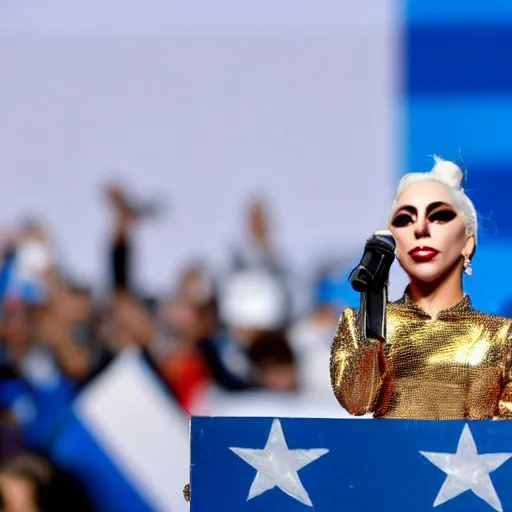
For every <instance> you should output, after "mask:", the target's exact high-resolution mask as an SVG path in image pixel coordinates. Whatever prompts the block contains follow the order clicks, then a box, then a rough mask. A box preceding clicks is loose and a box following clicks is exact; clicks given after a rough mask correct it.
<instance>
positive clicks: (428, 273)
mask: <svg viewBox="0 0 512 512" xmlns="http://www.w3.org/2000/svg"><path fill="white" fill-rule="evenodd" d="M406 272H407V275H408V276H409V279H410V280H411V282H417V283H418V284H421V283H425V284H429V283H434V282H436V281H439V279H441V278H442V277H443V276H444V274H445V273H444V272H442V271H441V270H440V269H433V268H421V269H418V268H416V269H411V270H406Z"/></svg>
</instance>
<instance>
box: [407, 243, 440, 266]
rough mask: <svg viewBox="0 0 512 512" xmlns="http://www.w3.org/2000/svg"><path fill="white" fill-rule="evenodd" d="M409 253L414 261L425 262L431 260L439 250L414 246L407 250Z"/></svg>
mask: <svg viewBox="0 0 512 512" xmlns="http://www.w3.org/2000/svg"><path fill="white" fill-rule="evenodd" d="M409 254H410V255H411V257H412V259H413V260H414V261H415V262H416V263H426V262H428V261H432V260H433V259H434V258H435V257H436V256H437V255H438V254H439V251H438V250H437V249H433V248H432V247H415V248H414V249H413V250H412V251H409Z"/></svg>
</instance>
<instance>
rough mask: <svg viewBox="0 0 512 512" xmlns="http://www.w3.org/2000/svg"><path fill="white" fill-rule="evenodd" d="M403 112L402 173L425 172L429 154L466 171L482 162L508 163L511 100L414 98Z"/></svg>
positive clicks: (511, 153)
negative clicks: (463, 166) (456, 163)
mask: <svg viewBox="0 0 512 512" xmlns="http://www.w3.org/2000/svg"><path fill="white" fill-rule="evenodd" d="M405 112H406V116H405V117H406V123H407V126H406V138H407V141H406V144H405V148H406V151H407V158H406V168H405V169H404V172H411V171H425V170H428V169H429V168H430V166H431V165H432V159H431V158H428V155H431V154H432V153H436V154H439V155H440V156H442V157H443V158H446V159H449V160H462V161H463V162H464V163H465V164H466V166H467V167H468V169H469V170H470V172H472V171H471V170H472V168H473V166H475V165H478V164H479V163H482V162H484V163H485V164H495V163H500V162H503V161H510V162H512V143H511V138H510V134H511V133H512V97H511V98H510V99H509V100H507V101H500V100H492V99H486V100H481V99H475V100H453V101H452V100H442V99H427V98H421V99H420V98H417V99H413V100H411V101H409V102H408V104H407V108H406V110H405Z"/></svg>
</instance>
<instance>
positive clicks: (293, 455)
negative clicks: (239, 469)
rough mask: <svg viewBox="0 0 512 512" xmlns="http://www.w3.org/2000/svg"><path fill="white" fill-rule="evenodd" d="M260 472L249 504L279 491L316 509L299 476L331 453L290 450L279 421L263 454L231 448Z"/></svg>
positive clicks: (254, 481) (254, 483)
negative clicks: (302, 470) (266, 492)
mask: <svg viewBox="0 0 512 512" xmlns="http://www.w3.org/2000/svg"><path fill="white" fill-rule="evenodd" d="M229 449H230V450H231V451H233V452H234V453H236V454H237V455H238V456H239V457H240V458H241V459H243V460H244V461H245V462H247V464H249V465H251V466H252V467H253V468H254V469H256V470H257V471H258V472H257V473H256V476H255V478H254V480H253V482H252V485H251V488H250V490H249V495H248V497H247V501H249V500H250V499H252V498H255V497H256V496H259V495H260V494H263V493H264V492H265V491H268V490H270V489H273V488H274V487H279V489H281V490H282V491H284V492H285V493H286V494H288V496H291V497H292V498H295V499H296V500H298V501H300V502H301V503H304V504H305V505H309V506H310V507H312V506H313V503H312V502H311V499H310V498H309V495H308V493H307V491H306V489H304V486H303V485H302V482H301V481H300V478H299V475H298V474H297V472H298V471H299V470H300V469H302V468H303V467H305V466H307V465H308V464H311V462H313V461H315V460H317V459H319V458H320V457H322V455H325V454H326V453H328V452H329V450H326V449H323V448H318V449H313V450H290V449H288V445H287V444H286V439H285V438H284V434H283V427H282V426H281V422H280V421H279V420H278V419H275V420H274V421H273V422H272V427H271V429H270V433H269V436H268V439H267V444H266V445H265V448H263V450H260V449H251V448H231V447H230V448H229Z"/></svg>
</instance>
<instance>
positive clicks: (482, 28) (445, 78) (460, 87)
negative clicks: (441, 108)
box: [405, 22, 512, 97]
mask: <svg viewBox="0 0 512 512" xmlns="http://www.w3.org/2000/svg"><path fill="white" fill-rule="evenodd" d="M405 38H406V41H405V45H406V62H405V66H406V84H405V87H406V94H409V95H412V96H418V95H420V96H425V95H426V96H429V95H430V96H443V97H446V96H457V97H460V96H462V95H465V96H468V95H470V96H475V95H491V94H492V95H501V96H506V97H508V96H510V95H511V94H512V66H510V58H509V53H510V49H511V48H512V22H511V23H508V24H501V25H496V24H494V25H461V26H453V25H452V26H440V25H437V24H436V25H434V24H432V25H410V26H409V27H408V30H407V31H406V36H405Z"/></svg>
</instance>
